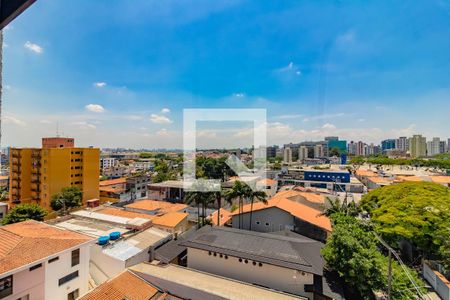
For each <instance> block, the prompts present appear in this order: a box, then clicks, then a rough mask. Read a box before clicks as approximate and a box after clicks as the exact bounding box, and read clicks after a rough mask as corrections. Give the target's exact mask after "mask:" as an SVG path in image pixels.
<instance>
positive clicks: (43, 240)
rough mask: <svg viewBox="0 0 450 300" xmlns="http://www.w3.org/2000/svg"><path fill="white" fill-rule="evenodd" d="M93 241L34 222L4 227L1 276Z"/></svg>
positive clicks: (0, 235) (0, 244) (1, 231)
mask: <svg viewBox="0 0 450 300" xmlns="http://www.w3.org/2000/svg"><path fill="white" fill-rule="evenodd" d="M92 240H93V239H92V238H90V237H88V236H86V235H83V234H80V233H76V232H72V231H68V230H63V229H59V228H56V227H53V226H51V225H47V224H45V223H42V222H37V221H32V220H30V221H25V222H20V223H15V224H11V225H6V226H3V227H0V241H1V242H0V274H3V273H6V272H9V271H12V270H14V269H17V268H20V267H22V266H25V265H28V264H31V263H33V262H35V261H38V260H41V259H43V258H46V257H48V256H51V255H53V254H56V253H59V252H61V251H64V250H66V249H69V248H73V247H76V246H78V245H81V244H84V243H86V242H89V241H92Z"/></svg>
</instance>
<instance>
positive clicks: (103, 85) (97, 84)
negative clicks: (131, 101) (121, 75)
mask: <svg viewBox="0 0 450 300" xmlns="http://www.w3.org/2000/svg"><path fill="white" fill-rule="evenodd" d="M94 86H95V87H97V88H102V87H105V86H106V82H102V81H100V82H94Z"/></svg>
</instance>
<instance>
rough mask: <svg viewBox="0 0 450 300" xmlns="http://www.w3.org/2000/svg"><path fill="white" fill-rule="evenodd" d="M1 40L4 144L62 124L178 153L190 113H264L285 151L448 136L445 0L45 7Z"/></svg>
mask: <svg viewBox="0 0 450 300" xmlns="http://www.w3.org/2000/svg"><path fill="white" fill-rule="evenodd" d="M4 35H5V38H4V43H5V45H4V49H3V50H4V107H3V109H4V111H3V117H4V126H3V137H4V138H3V141H2V144H3V145H13V146H37V145H39V143H40V137H41V136H48V135H54V134H55V132H56V123H58V124H59V128H60V132H62V133H63V134H64V135H69V136H73V137H75V138H76V140H77V144H78V145H80V146H88V145H94V146H98V147H107V146H111V147H117V146H122V147H133V148H140V147H146V148H162V147H181V145H182V144H181V130H182V111H183V108H266V109H267V116H268V139H269V141H268V142H269V143H277V144H281V143H285V142H290V141H292V142H298V141H302V140H312V139H314V140H315V139H322V138H323V137H324V136H326V135H339V136H340V137H342V138H345V139H349V140H350V139H351V140H364V141H366V142H375V143H378V142H379V141H380V140H381V139H384V138H395V137H397V136H400V135H412V134H413V133H422V134H424V135H426V136H428V137H429V138H431V137H432V136H440V137H441V138H448V137H450V116H449V115H450V113H449V111H450V76H449V75H450V54H449V53H450V1H447V0H441V1H245V0H236V1H222V0H215V1H209V0H196V1H190V0H185V1H170V0H169V1H153V0H134V1H124V0H122V1H118V0H109V1H106V0H103V1H92V0H89V1H88V0H78V1H62V0H38V1H37V2H36V3H35V4H33V5H32V6H31V7H30V8H29V9H28V10H27V11H26V12H25V13H23V14H22V15H21V16H19V17H18V18H17V19H16V20H14V22H13V23H12V24H11V26H9V27H8V28H7V29H5V31H4ZM218 127H220V126H218ZM225 127H226V126H225ZM204 129H205V130H207V131H208V134H207V135H205V136H207V137H208V138H209V142H205V146H208V145H210V146H231V145H239V144H241V143H246V141H247V140H246V141H244V140H240V137H242V134H236V133H239V132H242V130H238V129H236V128H234V126H231V128H229V130H228V131H229V132H228V133H226V134H225V133H223V131H221V132H216V134H214V133H213V132H212V131H214V130H213V129H212V128H204ZM222 130H223V128H222ZM224 137H227V138H224ZM208 143H209V144H208Z"/></svg>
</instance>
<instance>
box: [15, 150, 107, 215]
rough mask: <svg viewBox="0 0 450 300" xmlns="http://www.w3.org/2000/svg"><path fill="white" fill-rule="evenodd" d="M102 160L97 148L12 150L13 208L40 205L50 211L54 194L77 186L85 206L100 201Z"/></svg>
mask: <svg viewBox="0 0 450 300" xmlns="http://www.w3.org/2000/svg"><path fill="white" fill-rule="evenodd" d="M99 161H100V150H99V149H96V148H73V147H72V148H42V149H41V148H11V151H10V199H9V201H10V205H11V206H14V205H17V204H19V203H37V204H39V205H40V206H42V207H44V208H46V209H48V210H51V208H50V200H51V197H52V195H54V194H56V193H59V192H60V191H61V189H62V188H65V187H71V186H76V187H79V188H80V189H81V190H82V192H83V206H85V205H86V202H87V200H90V199H98V198H99V176H100V166H99Z"/></svg>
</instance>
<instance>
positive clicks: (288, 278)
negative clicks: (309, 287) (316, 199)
mask: <svg viewBox="0 0 450 300" xmlns="http://www.w3.org/2000/svg"><path fill="white" fill-rule="evenodd" d="M187 264H188V267H189V268H193V269H197V270H200V271H204V272H208V273H212V274H216V275H220V276H224V277H229V278H233V279H237V280H241V281H244V282H248V283H253V284H258V285H262V286H266V287H269V288H272V289H275V290H280V291H285V292H289V293H293V294H296V295H301V296H305V297H309V298H310V299H312V298H313V295H312V293H305V292H304V285H305V284H313V282H314V276H313V274H309V273H303V275H302V272H297V271H295V270H291V269H287V268H281V267H277V266H273V265H269V264H266V263H263V265H262V267H260V266H258V263H257V264H256V266H254V265H253V261H251V260H249V261H248V263H247V264H246V263H245V262H244V260H243V262H239V258H237V257H232V256H228V259H225V257H220V255H219V253H217V256H213V255H209V254H208V251H203V250H198V249H193V248H188V260H187Z"/></svg>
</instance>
